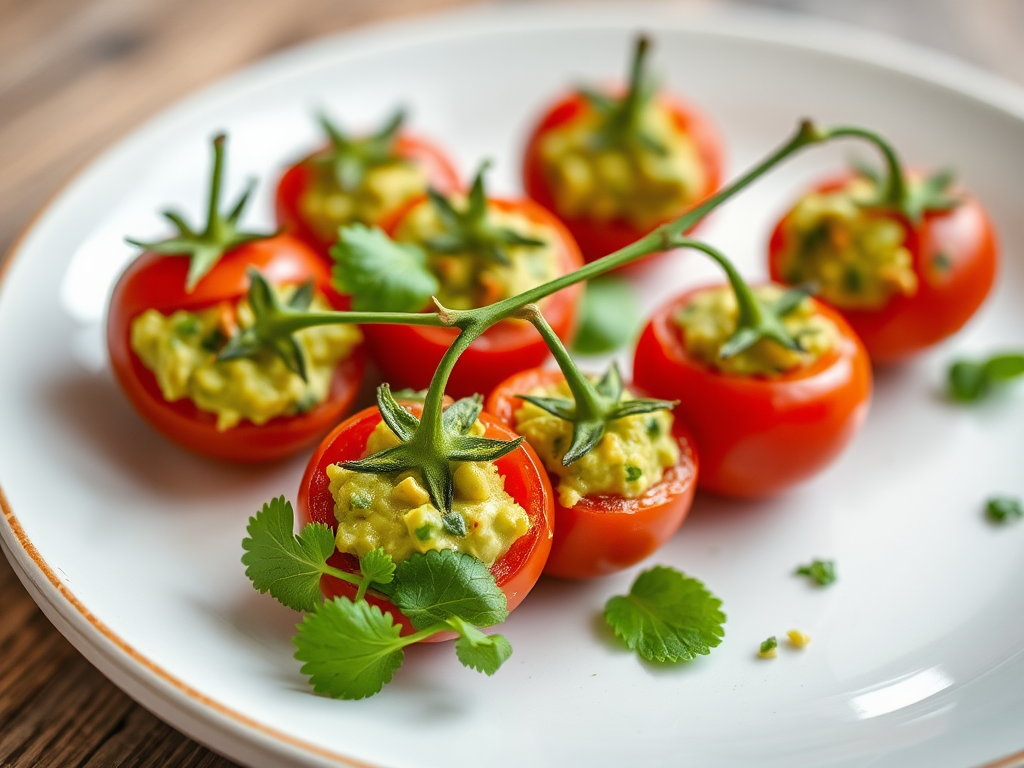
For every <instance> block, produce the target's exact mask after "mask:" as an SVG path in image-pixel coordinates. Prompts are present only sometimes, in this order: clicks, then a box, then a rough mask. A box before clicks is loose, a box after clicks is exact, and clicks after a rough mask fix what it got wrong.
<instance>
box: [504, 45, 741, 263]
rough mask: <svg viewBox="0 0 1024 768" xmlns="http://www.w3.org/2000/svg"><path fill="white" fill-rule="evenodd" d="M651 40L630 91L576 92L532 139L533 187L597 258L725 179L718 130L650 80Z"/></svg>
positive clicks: (529, 179) (528, 162)
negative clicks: (648, 54)
mask: <svg viewBox="0 0 1024 768" xmlns="http://www.w3.org/2000/svg"><path fill="white" fill-rule="evenodd" d="M646 47H647V46H646V42H645V41H644V40H643V39H641V41H640V43H639V44H638V47H637V54H636V58H635V59H634V63H633V72H632V77H631V82H630V86H629V88H628V89H627V90H626V92H625V94H620V93H615V92H612V93H607V92H600V93H598V92H592V91H575V92H573V93H570V94H569V95H567V96H565V97H563V98H561V99H559V100H558V101H557V102H556V103H555V104H554V105H553V106H552V107H551V108H550V109H548V111H547V112H546V113H545V114H544V116H543V117H542V118H541V120H540V122H539V123H538V124H537V127H536V128H534V130H533V132H532V134H531V136H530V139H529V141H528V143H527V145H526V152H525V156H524V160H523V184H524V188H525V189H526V194H527V195H528V196H529V197H530V198H532V199H533V200H536V201H537V202H538V203H540V204H541V205H543V206H544V207H545V208H547V209H548V210H550V211H552V212H554V213H555V214H556V215H557V216H558V217H559V218H560V219H561V220H562V221H563V222H564V223H565V225H566V226H567V227H568V228H569V231H570V232H571V233H572V235H573V237H575V238H576V241H577V243H579V246H580V250H581V251H582V252H583V256H584V258H586V259H587V260H588V261H591V260H593V259H596V258H599V257H601V256H604V255H606V254H608V253H611V252H613V251H616V250H618V249H620V248H623V247H625V246H627V245H629V244H630V243H632V242H634V241H635V240H637V239H639V238H640V237H642V236H643V235H646V234H647V233H648V232H650V231H651V230H653V229H654V228H655V227H657V226H659V225H661V224H664V223H666V222H668V221H672V220H673V219H676V218H678V217H679V216H681V215H682V214H683V213H685V212H686V211H687V210H689V209H690V208H692V207H693V206H695V205H696V204H698V203H699V202H701V201H703V200H704V199H705V198H707V197H708V196H710V195H711V194H713V193H714V192H715V191H716V190H717V189H718V187H719V185H720V183H721V177H722V172H723V168H722V166H723V159H722V154H723V153H722V144H721V140H720V138H719V135H718V131H717V130H716V129H715V127H714V125H713V124H712V122H711V121H710V119H709V118H708V117H707V116H706V115H704V114H703V113H702V112H701V111H700V110H698V109H697V108H696V107H694V106H692V105H690V104H686V103H685V102H683V101H681V100H679V99H677V98H675V97H673V96H670V95H668V94H665V93H663V92H660V91H656V90H655V89H654V88H653V87H651V84H650V83H648V82H646V79H645V76H644V73H643V60H644V55H645V51H646Z"/></svg>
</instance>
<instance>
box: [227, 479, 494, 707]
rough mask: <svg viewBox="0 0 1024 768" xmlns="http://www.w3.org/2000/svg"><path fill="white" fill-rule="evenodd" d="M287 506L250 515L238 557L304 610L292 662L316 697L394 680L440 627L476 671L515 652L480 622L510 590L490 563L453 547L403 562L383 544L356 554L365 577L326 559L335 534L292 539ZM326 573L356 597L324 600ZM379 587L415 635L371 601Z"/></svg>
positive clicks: (281, 502)
mask: <svg viewBox="0 0 1024 768" xmlns="http://www.w3.org/2000/svg"><path fill="white" fill-rule="evenodd" d="M294 524H295V520H294V513H293V511H292V506H291V504H290V503H289V502H288V501H286V500H285V498H284V497H283V496H282V497H279V498H276V499H273V500H271V501H270V502H268V503H267V504H264V505H263V509H262V510H261V511H260V512H258V513H257V514H256V516H255V517H252V518H250V519H249V525H248V527H247V528H246V532H247V533H248V536H247V537H246V538H245V539H244V540H243V541H242V548H243V549H244V550H245V553H244V554H243V555H242V563H243V564H244V565H245V566H246V568H245V574H246V576H248V577H249V579H250V580H251V581H252V583H253V586H254V587H255V588H256V589H257V590H259V591H260V592H262V593H267V592H269V593H270V595H271V596H272V597H274V598H276V599H277V600H278V601H279V602H281V603H282V604H284V605H286V606H288V607H289V608H293V609H295V610H299V611H305V612H306V615H305V616H304V617H303V619H302V621H301V622H300V623H299V625H298V634H297V635H296V636H295V638H294V643H295V648H296V650H295V658H296V659H297V660H299V661H301V662H303V666H302V673H303V674H305V675H307V676H308V677H309V680H310V683H311V684H312V686H313V689H314V690H315V691H316V692H317V693H323V694H326V695H328V696H332V697H334V698H339V699H362V698H365V697H367V696H372V695H374V694H375V693H378V692H379V691H380V690H381V689H382V688H383V687H384V685H386V684H387V683H389V682H390V681H391V679H392V676H393V675H394V673H395V671H396V670H397V669H398V668H399V667H400V666H401V665H402V662H403V661H404V659H405V652H404V650H403V649H404V648H405V647H406V646H408V645H412V644H413V643H417V642H419V641H420V640H424V639H426V638H428V637H431V636H433V635H436V634H438V633H440V632H455V633H456V634H457V635H458V638H457V639H456V642H455V653H456V656H457V657H458V659H459V661H460V662H461V663H462V664H463V665H464V666H467V667H470V668H471V669H475V670H477V671H479V672H483V673H484V674H486V675H493V674H494V673H495V672H497V671H498V669H499V668H500V667H501V665H502V664H503V663H504V662H505V661H507V660H508V658H509V656H511V654H512V646H511V645H510V644H509V642H508V640H506V639H505V638H504V637H502V636H501V635H488V634H485V633H484V632H481V631H480V628H481V627H490V626H494V625H495V624H500V623H501V622H502V621H504V620H505V619H506V618H507V617H508V606H507V605H506V601H505V595H504V593H503V592H502V591H501V589H499V588H498V585H497V583H496V582H495V580H494V576H493V575H492V574H491V572H490V571H489V570H488V569H487V567H486V566H485V565H484V564H483V563H482V562H481V561H479V560H478V559H476V558H475V557H473V556H472V555H468V554H465V553H460V552H455V551H452V550H432V551H430V552H427V553H426V554H420V553H416V554H414V555H412V557H410V558H409V559H408V560H404V561H403V562H401V563H399V564H398V565H397V566H396V565H395V563H394V562H393V561H392V559H391V557H390V555H388V554H386V553H385V552H384V550H383V549H375V550H373V551H371V552H369V553H368V554H367V555H365V556H363V557H361V558H360V559H359V570H360V573H359V574H353V573H348V572H346V571H343V570H341V569H339V568H335V567H333V566H331V565H329V564H328V563H327V559H328V558H329V557H330V556H331V555H332V554H333V553H334V534H333V532H332V531H331V529H330V527H329V526H327V525H324V524H323V523H308V524H307V525H306V526H305V527H304V528H303V529H302V531H301V532H300V533H299V534H298V535H295V534H294V533H293V532H292V531H293V529H294ZM321 576H333V577H335V578H338V579H342V580H343V581H347V582H349V583H351V584H354V585H356V588H357V591H356V595H355V597H354V599H349V598H347V597H335V598H334V599H332V600H327V601H324V599H323V598H322V596H321V592H320V578H321ZM370 588H373V589H374V590H376V591H379V592H381V593H383V594H385V595H386V597H387V598H388V599H389V600H390V601H391V602H392V603H393V604H394V605H395V606H396V607H397V608H398V609H399V610H400V611H401V612H402V613H403V614H404V615H405V616H406V618H407V619H408V620H409V622H410V623H411V624H412V625H413V627H414V628H415V629H416V632H414V633H412V634H409V635H406V636H405V637H402V636H401V631H402V627H401V625H400V624H396V623H395V620H394V617H393V616H392V615H391V614H390V613H385V612H384V611H382V610H381V609H380V607H378V606H377V605H373V604H371V603H369V602H367V600H366V593H367V590H368V589H370Z"/></svg>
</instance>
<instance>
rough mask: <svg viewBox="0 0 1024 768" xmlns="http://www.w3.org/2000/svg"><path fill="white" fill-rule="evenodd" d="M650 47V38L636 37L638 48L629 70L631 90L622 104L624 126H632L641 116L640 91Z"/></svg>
mask: <svg viewBox="0 0 1024 768" xmlns="http://www.w3.org/2000/svg"><path fill="white" fill-rule="evenodd" d="M649 48H650V40H648V39H647V37H646V36H644V35H640V36H639V37H638V38H637V39H636V49H635V50H634V52H633V63H632V65H631V66H630V70H629V90H628V91H627V92H626V98H625V101H624V102H623V104H622V120H623V124H624V127H627V126H632V125H634V124H635V123H636V121H637V119H638V118H639V112H640V106H641V105H640V93H641V90H642V89H643V78H644V63H645V61H646V59H647V50H648V49H649Z"/></svg>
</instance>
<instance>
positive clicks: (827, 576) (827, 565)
mask: <svg viewBox="0 0 1024 768" xmlns="http://www.w3.org/2000/svg"><path fill="white" fill-rule="evenodd" d="M796 573H797V575H798V576H809V577H810V578H811V580H812V581H814V582H815V583H816V584H818V586H821V587H824V586H827V585H829V584H831V583H832V582H834V581H835V580H836V564H835V562H834V561H832V560H814V561H812V562H811V563H810V565H801V566H800V567H799V568H797V569H796Z"/></svg>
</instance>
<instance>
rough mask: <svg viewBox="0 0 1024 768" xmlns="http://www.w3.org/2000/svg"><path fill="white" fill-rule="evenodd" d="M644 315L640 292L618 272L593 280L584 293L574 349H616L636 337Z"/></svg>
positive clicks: (600, 351) (584, 352)
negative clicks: (617, 274) (639, 300)
mask: <svg viewBox="0 0 1024 768" xmlns="http://www.w3.org/2000/svg"><path fill="white" fill-rule="evenodd" d="M641 316H642V313H641V311H640V305H639V302H638V301H637V297H636V291H635V290H634V288H633V286H632V285H631V284H630V283H629V281H628V280H626V279H624V278H621V277H617V276H614V275H612V276H605V277H599V278H596V279H594V280H591V281H590V282H589V283H587V290H586V292H585V293H584V294H583V306H582V308H581V310H580V326H579V330H578V331H577V332H576V337H575V338H574V339H573V341H572V349H573V351H574V352H576V353H578V354H581V355H600V354H604V353H605V352H614V351H615V350H616V349H619V348H620V347H623V346H625V345H626V344H627V343H628V342H629V340H630V339H631V338H633V335H634V333H635V332H636V331H637V327H638V325H639V322H640V318H641Z"/></svg>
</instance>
